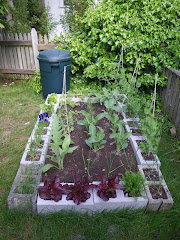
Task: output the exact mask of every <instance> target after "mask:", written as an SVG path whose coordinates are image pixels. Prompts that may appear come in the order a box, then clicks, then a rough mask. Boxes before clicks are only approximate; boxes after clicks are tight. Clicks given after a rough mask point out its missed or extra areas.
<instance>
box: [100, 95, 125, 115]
mask: <svg viewBox="0 0 180 240" xmlns="http://www.w3.org/2000/svg"><path fill="white" fill-rule="evenodd" d="M104 106H105V107H106V108H107V110H108V112H109V113H110V115H112V112H113V111H116V112H121V111H122V108H121V107H120V106H117V105H116V99H115V98H111V99H109V100H106V101H105V102H104Z"/></svg>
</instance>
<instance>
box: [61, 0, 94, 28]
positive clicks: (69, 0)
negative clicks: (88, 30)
mask: <svg viewBox="0 0 180 240" xmlns="http://www.w3.org/2000/svg"><path fill="white" fill-rule="evenodd" d="M90 2H91V1H90V0H64V4H65V5H66V6H67V7H66V8H65V11H64V14H63V15H61V16H60V23H61V24H63V26H64V29H65V30H66V31H70V32H73V31H77V30H78V29H79V27H80V25H79V22H78V17H83V15H84V13H85V11H86V9H87V8H88V6H89V4H90Z"/></svg>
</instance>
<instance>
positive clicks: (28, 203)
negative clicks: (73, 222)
mask: <svg viewBox="0 0 180 240" xmlns="http://www.w3.org/2000/svg"><path fill="white" fill-rule="evenodd" d="M61 96H62V95H61V94H58V100H57V103H56V104H54V113H53V114H52V116H51V117H50V118H49V122H50V124H49V126H48V127H45V129H47V133H46V134H45V135H43V136H42V140H44V144H43V147H42V148H41V149H39V151H41V157H40V160H39V161H26V160H25V158H26V156H27V152H28V149H29V146H30V143H31V141H32V140H33V139H34V137H35V131H36V129H37V126H38V123H39V119H37V122H36V124H35V127H34V129H33V131H32V134H31V136H30V138H29V140H28V143H27V145H26V148H25V151H24V153H23V156H22V159H21V162H20V168H19V170H18V172H17V175H16V177H15V179H14V183H13V185H12V188H11V191H10V193H9V196H8V206H9V208H10V209H15V208H20V209H26V210H28V211H29V212H33V213H48V212H56V211H60V210H62V209H66V210H68V209H72V210H75V211H80V212H88V213H89V214H92V213H93V212H96V211H98V212H101V211H103V210H107V211H111V210H113V209H123V208H131V209H137V208H147V210H151V211H157V210H167V209H170V208H171V207H172V205H173V199H172V197H171V194H170V192H169V190H168V187H167V185H166V183H165V181H164V179H163V177H161V179H162V180H161V184H162V186H163V187H164V190H165V192H166V194H167V196H168V199H152V196H151V193H150V190H149V187H148V184H149V183H150V182H148V184H146V185H145V193H144V194H143V196H144V197H139V198H137V200H136V199H135V198H132V197H127V196H125V195H124V192H123V191H122V190H116V192H117V198H114V199H113V198H112V199H110V200H109V201H108V202H104V201H103V200H102V199H100V198H99V197H98V196H97V193H96V190H94V189H93V190H89V191H90V193H91V198H90V199H88V200H87V201H86V202H85V203H81V204H80V205H75V204H74V203H73V201H67V200H66V196H65V195H63V197H62V200H61V201H59V202H58V203H56V202H54V201H52V200H43V199H40V198H39V196H38V190H37V188H38V186H39V184H40V180H41V173H42V171H41V169H42V167H43V165H44V162H45V155H46V153H47V150H48V144H49V141H50V137H49V135H50V132H49V130H50V129H51V126H52V118H53V115H54V114H55V113H56V112H57V110H58V108H59V103H60V102H61V101H63V99H62V98H61ZM80 96H81V95H78V97H77V98H75V97H72V99H71V101H74V102H87V101H88V99H89V98H88V97H85V98H83V99H82V98H81V97H80ZM91 99H92V100H93V99H94V97H91ZM45 103H46V104H47V100H46V102H45ZM118 105H120V106H121V107H122V108H123V106H124V104H122V103H118ZM41 113H42V111H40V114H41ZM121 114H122V116H123V121H125V122H127V123H128V121H139V118H127V117H126V114H125V113H124V112H122V113H121ZM125 128H126V131H127V132H131V131H132V129H131V127H129V125H128V124H127V125H125ZM129 140H130V142H131V145H132V148H133V150H134V152H135V155H136V159H137V163H138V168H139V170H140V171H141V173H142V175H143V168H145V167H147V166H148V167H153V168H156V169H158V170H159V167H160V165H161V163H160V161H159V159H158V157H157V155H156V154H154V157H155V159H156V161H145V160H144V158H143V157H142V154H141V153H142V150H141V149H138V145H137V142H136V141H137V140H146V139H145V138H143V137H142V136H130V137H129ZM159 173H160V174H161V172H160V170H159ZM29 175H30V176H31V177H32V178H33V179H34V180H35V181H34V183H32V184H31V185H32V187H33V189H34V192H33V193H30V194H22V193H18V192H17V187H18V184H19V182H21V181H22V180H23V179H25V178H27V177H28V176H29ZM143 176H144V175H143ZM161 176H162V174H161ZM146 183H147V181H146ZM153 184H159V182H157V183H156V182H153Z"/></svg>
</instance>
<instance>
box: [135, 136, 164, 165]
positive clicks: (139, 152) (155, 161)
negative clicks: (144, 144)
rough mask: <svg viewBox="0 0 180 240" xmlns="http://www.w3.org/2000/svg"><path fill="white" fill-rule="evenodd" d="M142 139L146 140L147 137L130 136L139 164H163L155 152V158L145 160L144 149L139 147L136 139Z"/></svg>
mask: <svg viewBox="0 0 180 240" xmlns="http://www.w3.org/2000/svg"><path fill="white" fill-rule="evenodd" d="M138 140H140V141H142V140H145V141H146V138H144V137H142V136H132V135H131V136H130V142H131V146H132V148H133V150H134V152H135V155H136V159H137V162H138V164H139V165H147V164H148V165H152V166H154V165H157V166H159V167H160V166H161V162H160V160H159V158H158V156H157V155H156V154H155V153H152V154H153V156H154V159H152V160H145V159H144V158H143V156H142V152H143V151H142V150H141V149H140V148H139V147H138V144H137V142H136V141H138Z"/></svg>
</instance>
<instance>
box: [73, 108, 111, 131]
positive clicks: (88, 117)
mask: <svg viewBox="0 0 180 240" xmlns="http://www.w3.org/2000/svg"><path fill="white" fill-rule="evenodd" d="M80 112H81V113H82V114H83V115H84V117H85V118H84V120H78V121H77V123H78V124H79V125H84V126H85V127H86V128H87V129H88V128H89V126H90V125H91V124H93V125H95V124H96V123H97V121H99V120H101V119H102V118H104V117H106V116H107V113H106V112H103V113H99V114H98V115H97V116H96V117H95V118H94V117H93V116H92V113H91V112H86V111H84V110H82V111H80Z"/></svg>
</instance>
